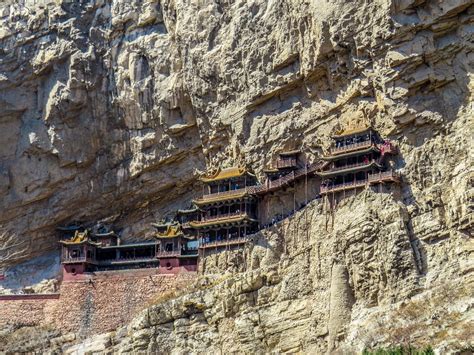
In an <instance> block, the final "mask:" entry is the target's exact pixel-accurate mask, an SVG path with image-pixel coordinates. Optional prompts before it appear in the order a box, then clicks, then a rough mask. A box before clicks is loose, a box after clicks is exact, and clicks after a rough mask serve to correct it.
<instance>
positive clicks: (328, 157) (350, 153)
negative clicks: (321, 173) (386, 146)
mask: <svg viewBox="0 0 474 355" xmlns="http://www.w3.org/2000/svg"><path fill="white" fill-rule="evenodd" d="M371 151H376V152H377V151H380V149H379V148H378V147H377V146H375V145H371V146H370V147H367V148H364V149H359V150H358V149H357V148H354V149H353V150H350V151H347V152H341V153H340V154H331V155H326V156H323V157H322V159H323V160H326V161H332V160H337V159H341V158H349V157H352V156H355V155H360V154H364V153H369V152H371Z"/></svg>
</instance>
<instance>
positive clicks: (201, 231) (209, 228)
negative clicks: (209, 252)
mask: <svg viewBox="0 0 474 355" xmlns="http://www.w3.org/2000/svg"><path fill="white" fill-rule="evenodd" d="M200 180H201V181H202V182H203V183H204V184H205V187H204V189H203V190H204V191H203V192H204V193H203V195H202V197H200V198H198V199H195V200H194V201H193V202H194V204H195V205H196V206H197V207H198V208H199V209H200V219H199V220H194V221H192V222H190V223H189V225H190V226H191V227H192V228H194V229H196V230H197V233H198V237H199V240H200V246H199V247H200V248H201V249H207V248H219V247H223V246H231V245H239V244H243V243H245V242H246V241H247V239H246V236H247V235H249V234H252V233H254V232H256V230H257V229H258V219H257V198H256V197H255V195H254V187H255V186H256V184H257V179H256V177H255V175H253V174H252V173H250V172H249V171H248V170H246V169H244V168H239V167H232V168H227V169H222V170H218V171H217V172H216V173H214V174H211V175H207V176H203V177H201V179H200Z"/></svg>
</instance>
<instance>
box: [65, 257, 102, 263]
mask: <svg viewBox="0 0 474 355" xmlns="http://www.w3.org/2000/svg"><path fill="white" fill-rule="evenodd" d="M61 262H62V263H63V264H72V263H74V264H76V263H95V262H96V261H95V259H93V258H88V257H86V256H76V257H71V256H67V257H62V258H61Z"/></svg>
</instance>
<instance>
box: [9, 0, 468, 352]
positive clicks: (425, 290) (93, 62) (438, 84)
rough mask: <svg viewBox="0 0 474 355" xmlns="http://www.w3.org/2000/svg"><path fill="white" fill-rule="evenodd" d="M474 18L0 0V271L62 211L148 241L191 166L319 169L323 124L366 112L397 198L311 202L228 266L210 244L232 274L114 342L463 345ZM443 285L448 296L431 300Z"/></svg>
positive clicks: (45, 236) (185, 194)
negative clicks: (275, 163)
mask: <svg viewBox="0 0 474 355" xmlns="http://www.w3.org/2000/svg"><path fill="white" fill-rule="evenodd" d="M473 13H474V8H473V6H472V5H471V2H470V1H467V0H451V1H436V0H433V1H415V0H413V1H410V0H398V1H395V0H393V1H388V0H379V1H370V2H364V1H352V2H346V1H331V2H328V1H322V0H321V1H289V0H288V1H258V0H257V1H219V2H206V1H204V2H198V1H195V2H187V1H180V0H176V1H147V2H141V1H135V2H129V1H113V2H109V1H90V2H83V3H77V2H71V3H69V2H63V3H58V2H54V3H51V4H48V3H47V2H45V4H44V5H38V4H33V3H32V4H29V3H28V1H26V2H25V3H24V4H19V3H16V4H14V5H6V6H5V5H3V7H2V8H1V10H0V16H1V19H0V21H1V22H0V23H1V25H0V44H1V46H0V48H1V49H0V90H1V91H0V92H1V95H0V104H1V105H0V107H1V110H0V142H2V144H1V145H0V159H1V160H0V181H1V183H0V196H1V199H0V206H1V207H0V211H1V212H0V223H1V225H2V230H3V232H2V234H1V235H3V239H4V240H5V242H4V244H5V248H4V250H5V251H4V252H3V256H4V257H3V260H2V261H3V263H4V265H9V264H15V263H18V262H20V261H22V260H24V259H25V258H26V257H33V256H36V255H40V254H45V253H46V252H48V251H50V250H52V249H55V248H56V237H55V234H54V228H55V227H56V226H57V225H58V224H64V223H67V222H70V221H73V220H81V221H85V222H92V221H96V220H98V219H103V220H106V221H109V222H111V223H113V224H115V225H116V226H117V227H119V228H123V236H124V237H125V238H126V239H127V238H129V239H131V238H146V237H148V236H149V235H150V233H151V230H150V228H149V222H151V221H152V220H155V219H157V218H159V217H161V216H163V215H166V214H167V213H171V212H172V211H173V210H174V209H176V207H178V206H183V204H186V203H187V202H186V201H188V200H189V198H190V197H191V196H193V195H194V194H195V193H196V190H195V186H194V182H195V177H196V173H197V172H199V171H203V170H205V169H206V168H214V167H217V166H222V165H226V164H227V165H236V164H246V165H247V166H249V167H251V168H253V170H255V171H256V172H257V173H260V172H261V170H262V168H263V166H264V165H265V164H266V163H268V162H269V161H270V159H271V157H272V154H274V152H275V151H276V150H278V149H280V148H287V149H294V148H301V149H302V150H303V151H304V152H305V153H306V156H307V158H308V160H310V161H313V160H317V159H318V157H319V156H320V155H321V154H322V152H323V150H324V149H326V148H327V147H328V146H329V144H330V138H329V137H330V135H331V134H332V133H334V131H335V130H336V129H338V128H340V127H341V126H342V125H344V124H347V123H350V122H354V121H364V122H368V123H370V124H371V125H372V126H373V127H374V128H375V129H376V130H378V131H379V133H380V134H381V135H382V136H383V137H384V138H390V139H392V140H394V141H396V143H397V145H398V146H399V148H400V155H399V156H398V158H397V159H396V160H395V161H394V167H395V168H396V169H398V170H399V171H400V172H401V174H402V176H403V181H402V184H401V186H400V189H399V190H398V191H392V192H391V193H390V194H389V193H382V194H376V193H375V192H367V193H364V194H362V195H358V196H356V197H352V198H349V199H348V200H347V201H345V202H344V203H343V204H342V205H340V206H338V208H337V209H336V210H335V211H332V212H331V211H328V208H327V205H325V202H324V201H320V202H314V203H312V204H311V205H309V206H308V207H307V208H306V209H305V210H304V211H303V212H300V214H298V215H296V216H294V217H293V218H292V219H291V220H288V221H285V222H284V223H283V225H282V226H280V227H278V228H276V229H275V230H269V231H265V232H263V233H262V235H261V236H260V237H259V239H258V240H257V241H256V245H255V246H253V247H252V248H250V247H248V248H250V249H246V251H245V252H243V254H242V255H234V256H235V257H234V258H233V260H234V264H236V263H237V264H238V265H237V266H236V267H235V268H233V269H232V268H230V267H228V265H229V264H228V263H229V260H228V259H229V258H230V259H232V256H233V255H225V254H224V255H221V256H220V257H219V256H213V255H211V256H209V257H208V258H209V259H208V260H209V264H212V263H214V264H216V265H222V268H223V269H226V268H228V269H229V270H240V271H243V270H247V272H245V273H242V274H237V275H233V276H228V279H227V280H224V281H222V282H221V283H218V285H217V286H214V287H209V288H206V289H205V290H200V291H198V292H197V293H195V294H190V295H187V296H183V297H182V298H180V299H179V300H177V301H173V302H170V303H165V304H164V305H158V306H156V307H155V308H153V309H151V310H150V311H149V312H148V313H147V314H146V315H144V316H143V317H141V318H139V319H138V320H137V322H136V323H134V324H132V325H131V326H130V327H129V328H128V331H129V336H128V337H127V338H126V339H125V340H123V342H122V344H121V345H120V346H122V347H123V348H124V349H129V350H131V349H145V348H149V349H166V350H176V351H189V350H192V349H194V350H206V349H209V348H213V349H215V350H220V349H222V350H223V351H227V350H235V351H237V350H239V349H244V350H245V351H249V352H251V351H264V350H272V349H275V350H280V351H285V350H287V351H298V350H302V351H314V350H318V351H326V350H328V349H329V350H332V349H336V348H339V349H344V347H346V346H347V347H349V348H356V347H357V348H361V347H363V346H372V345H376V344H381V343H383V342H384V341H385V342H391V343H396V342H399V343H400V342H406V341H407V339H406V337H407V336H412V337H413V339H416V341H419V342H420V344H421V343H423V344H425V343H428V342H429V340H428V339H427V338H423V334H417V333H416V332H415V331H413V329H418V328H419V327H422V325H423V326H425V325H427V326H429V327H431V328H429V329H431V330H432V331H433V337H432V338H433V339H436V342H437V343H436V344H442V345H440V346H448V345H446V338H451V339H454V341H458V340H459V344H461V345H459V347H462V346H465V345H462V344H464V343H463V341H464V340H462V334H464V333H463V332H464V328H463V327H465V326H466V325H469V322H472V308H471V306H472V294H471V295H469V292H468V291H467V290H469V286H468V285H470V284H471V282H472V268H473V265H472V260H471V259H469V256H470V254H469V253H471V252H472V239H471V236H472V231H473V223H474V222H473V213H472V210H473V202H472V201H473V195H474V188H473V164H472V159H473V158H472V157H473V148H472V134H473V117H474V115H473V111H474V110H473V104H472V93H473V91H474V90H473V81H472V73H473V66H474V53H473V45H472V43H473V41H474V32H473V28H474V26H473V25H474V24H473V17H474V16H473ZM303 216H304V217H303ZM213 258H214V259H213ZM219 258H220V260H219ZM471 258H472V256H471ZM240 261H242V263H244V262H245V266H246V268H245V267H242V266H241V265H243V264H242V263H241V262H240ZM239 263H240V264H239ZM448 281H449V282H452V283H453V285H457V286H458V287H459V290H460V291H459V293H458V294H455V295H452V294H450V295H448V296H446V297H445V298H446V299H447V300H451V302H450V301H448V302H445V301H442V300H439V299H438V298H439V297H438V296H437V294H446V293H448V294H449V292H448V291H449V287H448V289H445V288H446V286H443V285H446V284H448V285H451V283H448ZM440 288H442V290H441V291H440ZM443 292H444V293H443ZM417 297H419V298H420V300H418V299H417ZM437 297H438V298H437ZM421 300H423V301H421ZM466 300H467V301H466ZM399 302H405V304H401V303H399ZM413 302H415V303H413ZM416 302H420V303H418V304H416ZM469 302H471V303H469ZM188 303H189V304H188ZM413 304H415V306H413ZM421 304H423V305H426V304H429V305H430V306H429V307H427V308H423V307H420V305H421ZM449 304H451V305H450V306H448V305H449ZM463 305H464V306H463ZM160 307H161V308H160ZM193 307H194V308H193ZM410 307H412V308H415V309H422V311H419V312H418V311H412V312H411V313H410V310H411V309H412V308H410ZM430 307H431V308H430ZM463 307H465V308H463ZM466 307H467V308H466ZM407 309H408V311H407ZM438 309H439V312H438V311H436V312H435V311H434V310H438ZM167 312H168V313H167ZM397 312H398V313H397ZM404 312H405V313H404ZM417 312H418V313H417ZM455 312H457V313H455ZM410 317H411V318H410ZM430 317H431V318H430ZM432 317H435V318H436V319H434V318H432ZM469 317H470V318H469ZM407 319H408V320H407ZM440 319H441V320H440ZM404 320H406V321H404ZM397 322H398V323H397ZM391 325H393V326H391ZM384 327H385V328H384ZM410 327H412V328H410ZM457 327H459V329H458V328H457ZM445 328H449V329H447V330H446V329H445ZM390 329H392V330H393V329H401V330H400V333H396V334H392V332H391V330H390ZM420 330H421V329H420ZM124 331H125V330H124ZM442 331H446V332H447V333H446V334H444V333H443V334H441V335H440V334H438V333H440V332H442ZM185 334H191V335H192V336H191V337H190V338H189V337H188V338H186V337H185ZM380 334H383V335H380ZM407 334H408V335H407ZM437 334H438V335H437ZM459 334H461V335H460V336H459V337H458V338H459V339H458V338H456V336H455V335H459ZM112 337H113V336H112ZM391 337H392V338H391ZM109 338H110V337H109ZM109 338H107V339H109ZM410 339H411V338H410ZM410 339H409V340H410ZM413 339H412V340H413ZM107 341H108V342H109V343H107V342H106V343H104V344H106V345H104V346H109V347H110V346H113V345H110V344H115V343H116V342H115V343H114V342H112V343H111V342H110V339H109V340H107ZM107 344H109V345H107ZM443 344H444V345H443ZM449 346H451V347H456V346H457V345H456V344H454V345H453V344H450V345H449Z"/></svg>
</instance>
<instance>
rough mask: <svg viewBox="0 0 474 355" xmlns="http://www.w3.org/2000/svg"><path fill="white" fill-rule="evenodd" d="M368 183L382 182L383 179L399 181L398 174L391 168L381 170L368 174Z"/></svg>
mask: <svg viewBox="0 0 474 355" xmlns="http://www.w3.org/2000/svg"><path fill="white" fill-rule="evenodd" d="M368 181H369V183H375V182H383V181H395V182H398V181H400V174H398V173H397V172H395V171H393V170H389V171H383V172H380V173H376V174H369V180H368Z"/></svg>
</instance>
